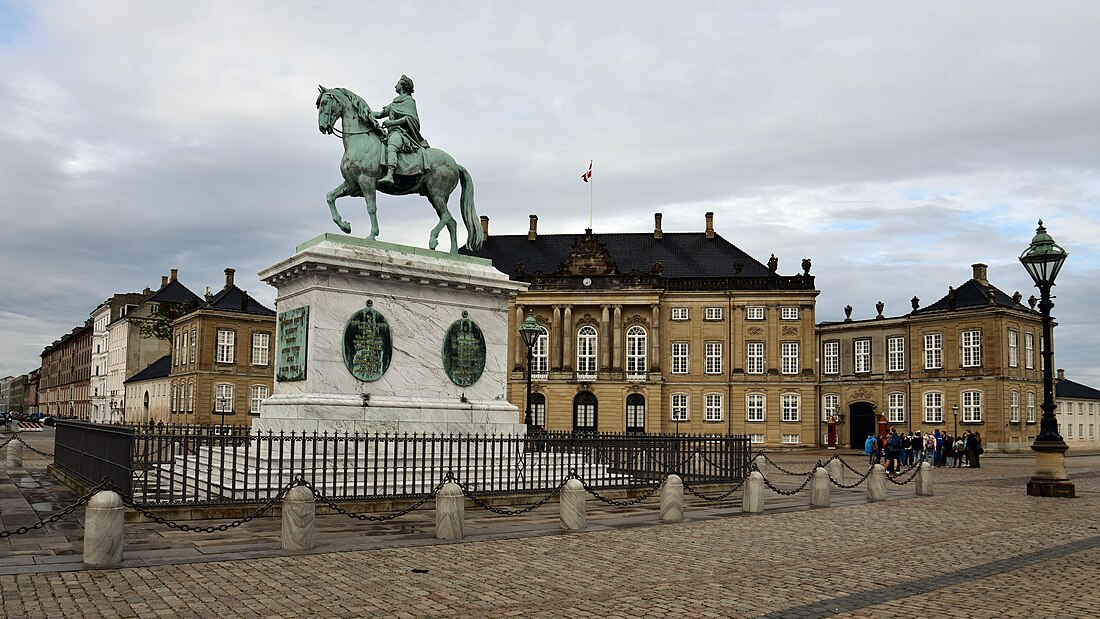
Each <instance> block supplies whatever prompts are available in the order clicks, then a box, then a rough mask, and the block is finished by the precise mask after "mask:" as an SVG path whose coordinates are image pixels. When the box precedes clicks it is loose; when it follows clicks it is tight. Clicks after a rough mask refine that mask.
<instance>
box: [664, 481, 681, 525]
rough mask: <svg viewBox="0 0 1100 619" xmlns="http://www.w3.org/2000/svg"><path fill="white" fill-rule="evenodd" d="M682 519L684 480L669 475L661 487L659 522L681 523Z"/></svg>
mask: <svg viewBox="0 0 1100 619" xmlns="http://www.w3.org/2000/svg"><path fill="white" fill-rule="evenodd" d="M683 519H684V480H682V479H680V476H679V475H669V476H668V478H667V479H665V485H664V486H661V522H681V521H683Z"/></svg>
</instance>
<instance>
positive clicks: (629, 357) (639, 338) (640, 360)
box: [626, 325, 649, 380]
mask: <svg viewBox="0 0 1100 619" xmlns="http://www.w3.org/2000/svg"><path fill="white" fill-rule="evenodd" d="M648 371H649V366H648V365H647V364H646V332H645V329H643V328H642V327H639V326H637V325H635V326H633V327H630V328H629V329H627V330H626V379H627V380H645V379H646V372H648Z"/></svg>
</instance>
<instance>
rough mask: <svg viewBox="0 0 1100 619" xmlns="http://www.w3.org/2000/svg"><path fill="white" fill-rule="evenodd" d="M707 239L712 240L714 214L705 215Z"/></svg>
mask: <svg viewBox="0 0 1100 619" xmlns="http://www.w3.org/2000/svg"><path fill="white" fill-rule="evenodd" d="M707 238H708V239H713V238H714V213H707Z"/></svg>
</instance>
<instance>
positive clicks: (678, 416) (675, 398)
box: [672, 393, 688, 421]
mask: <svg viewBox="0 0 1100 619" xmlns="http://www.w3.org/2000/svg"><path fill="white" fill-rule="evenodd" d="M687 418H688V397H687V394H686V393H674V394H672V420H673V421H687Z"/></svg>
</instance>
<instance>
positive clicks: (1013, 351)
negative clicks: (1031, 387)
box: [1008, 329, 1020, 368]
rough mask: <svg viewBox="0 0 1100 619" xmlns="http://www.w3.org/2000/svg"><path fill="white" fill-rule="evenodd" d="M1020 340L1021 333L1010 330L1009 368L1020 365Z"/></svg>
mask: <svg viewBox="0 0 1100 619" xmlns="http://www.w3.org/2000/svg"><path fill="white" fill-rule="evenodd" d="M1019 339H1020V333H1019V332H1018V331H1016V329H1009V330H1008V367H1010V368H1014V367H1016V366H1018V365H1019V364H1020V351H1019Z"/></svg>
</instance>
